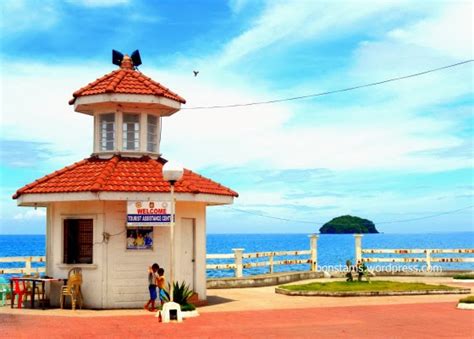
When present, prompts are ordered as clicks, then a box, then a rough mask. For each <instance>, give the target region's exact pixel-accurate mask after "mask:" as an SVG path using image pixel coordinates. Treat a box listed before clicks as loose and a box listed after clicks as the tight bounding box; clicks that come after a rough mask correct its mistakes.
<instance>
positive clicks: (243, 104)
mask: <svg viewBox="0 0 474 339" xmlns="http://www.w3.org/2000/svg"><path fill="white" fill-rule="evenodd" d="M473 61H474V59H470V60H465V61H461V62H458V63H455V64H451V65H447V66H443V67H438V68H433V69H429V70H426V71H423V72H419V73H413V74H409V75H404V76H399V77H395V78H390V79H386V80H382V81H377V82H371V83H368V84H363V85H358V86H352V87H347V88H342V89H336V90H332V91H327V92H320V93H313V94H307V95H299V96H295V97H289V98H282V99H274V100H267V101H256V102H247V103H241V104H239V103H237V104H229V105H214V106H195V107H183V108H181V110H197V109H219V108H232V107H244V106H256V105H266V104H274V103H278V102H285V101H293V100H301V99H307V98H315V97H320V96H323V95H329V94H335V93H341V92H348V91H353V90H356V89H360V88H366V87H372V86H377V85H382V84H386V83H389V82H394V81H399V80H404V79H409V78H414V77H418V76H421V75H425V74H428V73H433V72H438V71H441V70H444V69H448V68H453V67H457V66H461V65H464V64H467V63H470V62H473Z"/></svg>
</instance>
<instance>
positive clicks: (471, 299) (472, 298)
mask: <svg viewBox="0 0 474 339" xmlns="http://www.w3.org/2000/svg"><path fill="white" fill-rule="evenodd" d="M459 302H460V303H465V304H474V295H470V296H468V297H465V298H462V299H460V300H459Z"/></svg>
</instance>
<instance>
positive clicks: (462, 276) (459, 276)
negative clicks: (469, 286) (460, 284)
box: [453, 273, 474, 279]
mask: <svg viewBox="0 0 474 339" xmlns="http://www.w3.org/2000/svg"><path fill="white" fill-rule="evenodd" d="M453 279H474V274H468V273H462V274H456V275H454V276H453Z"/></svg>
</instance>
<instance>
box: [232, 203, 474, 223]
mask: <svg viewBox="0 0 474 339" xmlns="http://www.w3.org/2000/svg"><path fill="white" fill-rule="evenodd" d="M472 207H474V205H470V206H466V207H463V208H459V209H456V210H451V211H446V212H440V213H436V214H431V215H427V216H424V217H417V218H409V219H400V220H390V221H380V222H374V224H375V225H383V224H394V223H397V222H410V221H417V220H423V219H430V218H435V217H439V216H441V215H446V214H453V213H457V212H460V211H464V210H467V209H470V208H472ZM227 208H229V209H231V210H234V211H237V212H242V213H247V214H252V215H256V216H259V217H262V218H269V219H276V220H282V221H288V222H294V223H298V224H313V225H314V224H325V223H326V221H325V222H322V221H310V220H298V219H288V218H281V217H276V216H272V215H266V214H261V213H258V212H253V211H248V210H243V209H240V208H235V207H230V206H228V207H227Z"/></svg>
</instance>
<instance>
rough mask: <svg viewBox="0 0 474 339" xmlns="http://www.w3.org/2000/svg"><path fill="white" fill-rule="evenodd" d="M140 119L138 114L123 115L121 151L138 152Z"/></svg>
mask: <svg viewBox="0 0 474 339" xmlns="http://www.w3.org/2000/svg"><path fill="white" fill-rule="evenodd" d="M139 120H140V117H139V115H138V114H124V115H123V149H124V150H125V151H138V150H139V148H140V122H139Z"/></svg>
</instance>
